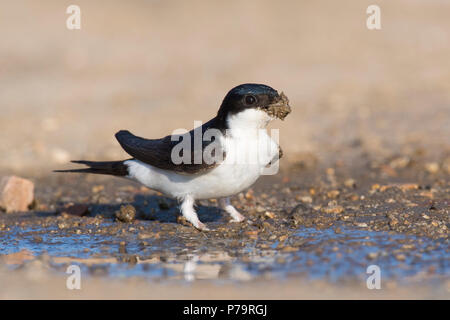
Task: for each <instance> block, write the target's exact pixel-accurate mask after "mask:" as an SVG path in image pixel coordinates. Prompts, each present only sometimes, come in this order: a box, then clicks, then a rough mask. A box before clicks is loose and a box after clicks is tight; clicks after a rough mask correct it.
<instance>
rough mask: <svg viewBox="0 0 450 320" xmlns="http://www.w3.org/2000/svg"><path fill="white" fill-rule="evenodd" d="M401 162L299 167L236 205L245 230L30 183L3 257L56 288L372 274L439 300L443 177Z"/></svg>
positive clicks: (224, 221)
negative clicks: (78, 274)
mask: <svg viewBox="0 0 450 320" xmlns="http://www.w3.org/2000/svg"><path fill="white" fill-rule="evenodd" d="M398 161H399V160H390V161H389V162H386V163H373V162H372V163H368V167H367V169H366V170H364V171H361V172H360V173H359V174H357V173H356V172H354V171H351V170H349V168H345V167H344V166H336V167H329V168H320V167H317V168H307V167H305V166H304V165H303V164H302V165H300V163H302V162H299V165H298V166H297V167H291V168H290V169H288V170H285V171H282V172H281V173H280V174H279V175H278V176H267V177H263V178H261V179H260V180H259V181H258V183H257V184H256V185H255V186H254V188H252V189H250V190H248V191H246V192H245V193H241V194H239V195H238V196H236V197H234V198H233V201H232V202H233V204H234V205H235V206H236V208H238V209H239V210H241V211H242V212H243V213H245V215H246V217H247V218H248V220H247V221H246V222H244V223H240V224H235V223H229V222H228V219H229V218H228V216H227V215H226V214H223V213H222V212H221V210H219V209H217V208H216V207H215V204H216V203H215V201H201V202H200V203H199V208H198V209H199V216H200V219H201V220H202V221H204V222H206V223H207V225H208V226H209V227H210V228H211V229H212V231H210V232H200V231H197V230H195V229H194V228H192V227H191V226H190V225H189V224H188V223H186V222H185V221H184V220H183V219H182V218H181V217H180V214H179V213H178V207H177V203H176V201H174V200H171V199H167V198H164V197H162V196H161V195H159V194H158V193H156V192H154V191H150V190H146V189H145V188H142V187H140V186H138V185H136V184H134V183H130V182H128V181H127V180H125V179H123V180H122V179H119V178H108V177H99V176H82V175H78V174H64V175H60V174H54V175H51V176H46V177H44V178H36V185H37V186H38V188H37V190H38V192H37V197H36V203H35V204H34V208H33V211H30V212H27V213H17V214H0V231H1V234H2V237H1V239H0V242H1V250H0V253H1V254H3V259H4V261H6V265H7V269H8V270H11V269H16V270H19V271H20V270H22V269H23V268H26V266H27V265H29V264H32V263H38V262H39V263H41V264H42V265H43V267H42V268H43V269H44V270H46V272H50V271H51V272H53V274H54V275H55V276H56V275H58V274H62V273H63V272H64V271H65V270H66V268H67V267H68V265H70V264H73V263H75V264H78V265H80V266H81V267H82V270H83V272H85V274H87V275H88V277H89V278H90V279H97V278H98V277H100V278H108V277H109V278H111V279H118V278H119V279H120V278H123V277H125V278H130V279H132V278H134V277H141V278H145V279H150V280H152V281H156V282H160V281H163V283H166V284H167V285H171V284H172V285H173V283H180V282H181V283H192V282H195V281H196V280H209V281H211V283H214V282H217V281H218V283H222V284H225V285H227V284H230V283H241V285H242V284H243V283H244V284H245V283H246V284H247V285H250V286H252V284H253V285H256V284H257V283H259V282H261V281H262V282H270V281H272V282H273V281H274V280H280V281H291V280H292V279H294V280H295V279H303V280H304V281H306V282H308V281H312V282H313V283H314V281H321V282H323V281H325V282H326V283H328V285H329V287H330V290H337V287H338V286H340V287H343V288H346V289H345V290H349V288H351V287H352V286H355V284H358V285H359V289H361V286H362V285H363V284H365V281H366V278H367V274H366V269H367V267H368V266H369V265H377V266H379V267H380V269H381V272H382V275H383V278H382V279H383V283H389V285H388V287H389V286H390V289H392V290H393V289H394V288H397V287H398V286H400V287H404V286H414V285H415V286H419V287H420V288H421V290H422V289H423V288H426V287H428V288H432V289H428V290H431V292H434V294H437V293H439V294H437V296H439V297H446V298H448V289H449V288H448V285H449V283H448V276H449V274H450V252H449V238H448V228H449V227H450V221H449V216H450V215H449V213H450V212H449V208H450V205H449V201H450V199H449V198H448V194H449V193H450V183H449V181H450V180H449V173H448V172H445V171H444V170H439V171H438V172H428V171H426V169H424V170H418V169H419V168H424V167H426V166H427V165H426V164H424V163H421V162H420V161H419V160H417V159H416V160H415V161H410V163H409V164H408V165H406V166H405V167H402V168H401V169H398V168H395V169H394V168H393V163H397V162H398ZM394 167H395V165H394ZM350 172H351V173H352V175H349V173H350ZM417 173H419V174H417ZM81 214H82V215H83V216H78V215H81ZM19 250H21V251H19ZM31 270H32V269H31ZM37 270H40V268H37ZM41 272H42V271H41ZM343 284H344V285H343ZM322 285H323V284H322ZM312 286H314V285H312ZM356 287H358V286H356ZM304 289H305V287H304V286H302V287H301V288H299V290H300V291H301V290H304ZM423 290H424V289H423ZM425 292H428V293H425ZM296 294H299V295H301V292H297V293H296ZM302 294H303V293H302ZM385 294H386V295H389V294H393V291H389V290H388V292H386V293H385ZM427 294H429V291H424V296H423V297H425V296H426V295H427ZM330 297H331V296H330ZM405 297H406V296H405Z"/></svg>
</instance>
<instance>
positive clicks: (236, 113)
mask: <svg viewBox="0 0 450 320" xmlns="http://www.w3.org/2000/svg"><path fill="white" fill-rule="evenodd" d="M290 112H291V107H290V106H289V100H288V98H287V97H286V96H285V95H284V93H283V92H282V93H280V94H278V92H277V91H276V90H275V89H273V88H271V87H269V86H266V85H263V84H255V83H246V84H241V85H239V86H237V87H234V88H233V89H231V90H230V91H229V92H228V93H227V95H226V96H225V98H224V99H223V102H222V105H221V106H220V109H219V112H218V113H217V116H218V118H219V119H222V120H224V121H226V122H227V124H228V126H229V125H230V121H232V122H234V123H237V124H238V125H239V126H243V127H265V126H266V125H267V124H268V123H269V122H270V121H271V120H274V119H276V118H278V119H281V120H283V119H284V118H285V117H286V116H287V115H288V114H289V113H290Z"/></svg>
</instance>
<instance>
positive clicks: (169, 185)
mask: <svg viewBox="0 0 450 320" xmlns="http://www.w3.org/2000/svg"><path fill="white" fill-rule="evenodd" d="M290 112H291V107H290V105H289V100H288V98H287V97H286V95H285V94H284V93H283V92H281V93H278V91H276V90H275V89H273V88H271V87H270V86H267V85H264V84H256V83H245V84H241V85H238V86H236V87H234V88H232V89H231V90H230V91H229V92H228V93H227V94H226V96H225V98H224V99H223V101H222V103H221V105H220V107H219V110H218V112H217V115H216V116H215V117H214V118H212V119H211V120H209V121H208V122H206V123H204V124H201V125H199V126H198V127H196V128H194V129H192V130H191V131H189V132H184V133H180V132H178V133H175V132H174V133H172V134H171V135H167V136H165V137H163V138H160V139H145V138H142V137H139V136H136V135H134V134H132V133H131V132H129V131H128V130H120V131H118V132H117V133H116V134H115V137H116V139H117V141H118V142H119V144H120V146H121V147H122V148H123V149H124V150H125V151H126V152H127V153H128V154H129V155H130V156H131V157H132V158H129V159H126V160H121V161H87V160H73V161H71V162H72V163H76V164H83V165H85V166H87V168H80V169H68V170H54V171H55V172H72V173H93V174H105V175H113V176H118V177H124V178H128V179H131V180H134V181H137V182H139V183H141V184H143V185H144V186H146V187H148V188H150V189H153V190H156V191H159V192H161V193H162V194H164V195H165V196H167V197H170V198H174V199H176V200H178V202H179V204H180V206H179V208H180V211H181V214H182V216H183V217H184V218H185V219H186V220H187V221H188V222H190V223H191V224H192V225H193V227H195V228H196V229H198V230H200V231H209V230H210V229H209V228H208V227H207V226H206V225H205V224H204V223H203V222H201V221H200V219H199V218H198V215H197V212H196V210H195V201H196V200H204V199H218V204H219V207H220V208H221V209H222V210H224V211H225V212H226V213H227V214H229V215H230V217H231V220H230V222H242V221H244V220H245V217H244V216H243V215H242V214H241V213H240V212H239V211H238V210H237V209H236V208H235V207H234V206H233V205H232V204H231V201H230V197H231V196H233V195H236V194H238V193H240V192H242V191H244V190H246V189H248V188H249V187H250V186H251V185H253V184H254V183H255V182H256V180H257V179H258V178H259V177H260V176H261V175H262V174H263V173H264V169H265V168H267V167H268V166H271V165H273V164H274V163H277V161H278V159H279V158H280V157H281V156H282V150H281V148H280V146H279V144H278V143H277V141H276V139H274V138H272V137H271V136H270V135H269V134H268V131H267V125H268V124H269V123H270V122H271V121H273V120H275V119H281V120H284V118H285V117H286V116H287V115H288V114H289V113H290ZM261 146H265V148H262V147H261ZM250 158H251V159H250Z"/></svg>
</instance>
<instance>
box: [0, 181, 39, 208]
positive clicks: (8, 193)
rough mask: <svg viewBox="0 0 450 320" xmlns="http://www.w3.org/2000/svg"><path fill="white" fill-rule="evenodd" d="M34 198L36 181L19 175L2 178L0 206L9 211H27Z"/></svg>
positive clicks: (0, 182) (0, 183)
mask: <svg viewBox="0 0 450 320" xmlns="http://www.w3.org/2000/svg"><path fill="white" fill-rule="evenodd" d="M33 200H34V183H33V182H31V181H30V180H27V179H23V178H20V177H17V176H7V177H3V178H1V179H0V208H3V209H4V210H5V211H6V212H7V213H11V212H17V211H27V210H28V207H29V206H30V205H31V204H32V203H33Z"/></svg>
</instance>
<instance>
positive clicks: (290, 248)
mask: <svg viewBox="0 0 450 320" xmlns="http://www.w3.org/2000/svg"><path fill="white" fill-rule="evenodd" d="M281 251H282V252H295V251H298V248H296V247H291V246H286V247H282V249H281Z"/></svg>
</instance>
